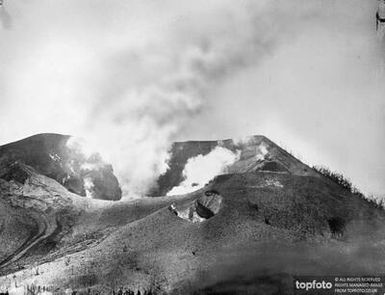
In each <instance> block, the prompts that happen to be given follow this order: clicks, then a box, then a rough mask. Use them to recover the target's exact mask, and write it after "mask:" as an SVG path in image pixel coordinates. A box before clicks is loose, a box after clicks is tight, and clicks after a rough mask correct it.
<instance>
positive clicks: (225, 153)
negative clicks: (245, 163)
mask: <svg viewBox="0 0 385 295" xmlns="http://www.w3.org/2000/svg"><path fill="white" fill-rule="evenodd" d="M239 157H240V151H238V152H236V153H234V152H232V151H230V150H228V149H226V148H223V147H219V146H218V147H216V148H215V149H213V150H212V151H211V152H210V153H208V154H207V155H205V156H203V155H198V156H196V157H194V158H190V159H188V161H187V163H186V166H185V167H184V169H183V177H184V179H185V180H184V181H183V182H182V183H180V184H179V186H176V187H174V188H172V189H171V190H170V191H169V192H168V193H167V195H168V196H172V195H183V194H187V193H191V192H193V191H196V190H198V189H200V188H202V187H204V186H205V185H206V184H207V183H208V182H209V181H210V180H212V179H213V178H214V177H215V176H217V175H220V174H224V173H226V169H227V167H229V166H230V165H232V164H233V163H234V162H235V161H237V160H238V159H239Z"/></svg>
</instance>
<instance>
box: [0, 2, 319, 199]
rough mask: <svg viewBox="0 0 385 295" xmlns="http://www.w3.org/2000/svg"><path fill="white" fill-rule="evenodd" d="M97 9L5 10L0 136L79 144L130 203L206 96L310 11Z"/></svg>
mask: <svg viewBox="0 0 385 295" xmlns="http://www.w3.org/2000/svg"><path fill="white" fill-rule="evenodd" d="M32 2H33V3H32ZM105 3H106V2H105V1H94V0H92V1H91V0H85V1H82V2H81V3H79V1H75V0H68V1H67V0H66V1H64V0H63V1H55V3H52V1H49V0H41V1H31V4H28V5H24V6H22V5H21V4H20V5H19V6H18V4H17V2H13V3H12V5H13V6H11V7H10V9H13V10H14V12H17V15H18V18H17V19H15V24H14V26H13V27H12V28H11V30H9V32H8V33H4V32H0V34H2V35H1V36H0V50H1V52H2V53H4V54H3V55H2V56H0V62H2V71H3V72H2V73H0V78H2V79H0V97H1V99H2V109H0V118H1V119H0V120H1V124H2V125H3V126H12V127H13V128H12V131H9V130H8V128H2V130H0V138H1V139H2V140H3V141H4V140H9V139H10V138H12V139H18V138H20V137H22V136H25V135H29V134H31V133H40V132H48V131H50V132H58V133H66V134H72V135H77V136H81V137H83V138H86V139H87V141H88V142H89V143H90V146H91V147H92V148H91V149H92V150H94V151H98V152H100V153H101V155H102V156H103V158H104V159H105V161H107V162H110V163H111V164H112V165H113V167H114V170H115V172H116V174H117V176H118V178H119V181H120V183H121V185H122V186H123V191H124V195H125V196H128V197H135V196H138V195H141V194H143V193H145V192H146V190H147V189H148V188H149V187H150V186H151V184H152V183H153V182H154V180H155V179H156V178H157V176H158V175H159V174H161V173H163V172H164V171H165V170H166V169H167V165H166V159H167V157H168V152H167V151H168V148H169V145H170V142H171V141H173V140H174V139H175V137H176V136H177V135H178V133H179V132H180V130H181V128H183V127H184V126H185V125H186V124H187V123H188V122H189V121H190V120H191V118H192V117H194V116H195V115H196V114H198V113H199V112H200V111H201V110H202V107H203V106H204V105H205V104H206V102H207V100H208V99H209V96H210V93H211V91H213V89H216V88H218V87H220V86H221V83H222V82H223V81H225V80H226V79H228V78H230V77H231V76H232V75H233V74H234V73H235V72H236V71H238V70H240V69H244V68H247V67H249V66H251V65H256V64H258V63H259V62H262V61H263V60H264V59H265V58H266V56H268V55H270V54H271V53H272V52H274V49H275V48H276V47H278V46H280V45H281V44H284V43H287V42H289V41H290V40H292V39H293V38H294V37H295V35H294V32H297V31H299V30H300V26H299V20H301V26H303V25H304V23H305V24H306V22H307V21H308V19H309V16H313V17H314V15H313V14H315V11H316V10H317V7H314V5H307V4H306V3H307V2H303V1H296V5H293V3H291V2H290V3H288V1H281V0H279V1H268V0H263V1H242V2H240V3H235V2H234V1H230V0H212V1H209V2H207V1H189V2H184V4H183V5H180V2H179V1H166V2H164V3H162V4H159V3H156V2H154V1H139V2H135V1H134V2H129V4H128V2H127V1H119V0H117V1H114V2H113V3H111V4H108V5H107V6H106V4H105ZM298 5H301V10H298V9H297V7H298ZM313 19H314V18H313ZM309 21H310V20H309ZM15 48H17V50H14V49H15ZM9 60H11V62H9ZM3 65H4V66H3ZM4 73H7V75H5V74H4ZM19 118H23V120H22V122H20V120H19ZM15 120H17V121H15ZM24 122H28V124H25V123H24Z"/></svg>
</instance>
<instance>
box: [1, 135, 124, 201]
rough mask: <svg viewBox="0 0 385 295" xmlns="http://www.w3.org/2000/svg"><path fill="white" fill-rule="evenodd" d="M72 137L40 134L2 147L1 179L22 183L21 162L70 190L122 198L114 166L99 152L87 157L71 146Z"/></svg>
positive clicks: (112, 198) (84, 194)
mask: <svg viewBox="0 0 385 295" xmlns="http://www.w3.org/2000/svg"><path fill="white" fill-rule="evenodd" d="M69 139H70V136H66V135H60V134H38V135H35V136H32V137H29V138H26V139H23V140H20V141H17V142H14V143H10V144H7V145H4V146H1V147H0V178H2V179H4V180H6V181H11V180H14V181H17V182H23V180H25V178H26V175H23V172H22V171H21V170H20V169H19V168H18V165H19V164H24V165H27V166H30V167H32V168H33V169H34V170H36V172H37V173H40V174H42V175H45V176H47V177H50V178H52V179H54V180H56V181H57V182H59V183H60V184H62V185H63V186H64V187H65V188H67V189H68V190H69V191H70V192H72V193H75V194H77V195H80V196H89V197H92V198H95V199H103V200H119V199H120V198H121V196H122V191H121V189H120V186H119V182H118V179H117V178H116V176H115V175H114V173H113V169H112V166H111V165H109V164H107V163H105V162H104V161H103V160H102V159H101V157H100V156H99V155H97V154H93V155H91V156H86V155H84V154H82V152H81V151H79V150H77V149H73V148H71V147H70V146H69V145H68V144H67V142H68V140H69Z"/></svg>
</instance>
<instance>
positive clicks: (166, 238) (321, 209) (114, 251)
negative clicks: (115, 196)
mask: <svg viewBox="0 0 385 295" xmlns="http://www.w3.org/2000/svg"><path fill="white" fill-rule="evenodd" d="M263 140H264V141H266V140H267V139H265V138H263ZM194 145H195V143H193V144H192V145H189V144H188V143H185V144H184V146H185V147H184V149H187V150H188V149H191V150H192V152H191V154H194V153H195V154H197V152H196V151H194V148H192V147H191V146H194ZM245 149H247V147H245ZM276 149H278V148H276V147H274V148H270V149H269V148H267V150H268V151H269V152H270V153H271V154H270V155H268V154H266V155H265V158H270V160H269V161H273V160H271V159H273V156H274V153H276V154H278V155H282V154H280V153H284V152H282V151H281V150H279V149H278V150H276ZM254 150H255V147H253V148H250V154H252V153H253V151H254ZM274 151H275V152H274ZM180 155H181V157H182V156H183V155H182V154H180ZM246 155H247V154H244V158H242V155H241V156H240V160H239V161H241V160H242V159H245V161H246V160H247V159H249V160H248V161H249V162H248V164H247V165H246V164H245V165H242V167H241V168H242V169H244V167H246V166H247V167H252V166H253V165H252V159H253V157H252V156H250V157H249V158H247V157H246ZM283 155H285V154H283ZM190 157H191V156H189V157H187V156H186V158H187V159H188V158H190ZM290 157H291V156H290ZM290 157H288V156H287V157H286V156H285V157H283V156H281V158H282V160H281V162H278V161H276V162H277V163H279V164H281V165H282V166H283V165H284V164H285V163H287V162H285V161H288V159H289V160H290V163H291V164H290V163H289V164H285V167H286V169H287V172H285V173H283V172H282V171H281V169H279V171H271V170H266V169H259V168H258V167H260V165H261V164H262V165H263V166H264V163H262V162H257V163H255V165H254V167H253V168H250V169H248V170H247V171H245V170H242V169H241V168H237V169H238V170H236V169H235V168H236V167H235V168H234V170H233V171H229V172H228V173H227V174H225V175H219V176H217V177H215V178H214V179H213V180H212V181H210V182H209V183H208V184H207V185H206V186H205V187H203V188H202V189H200V190H197V191H195V192H193V193H190V194H186V195H180V196H169V197H158V198H142V199H139V200H136V201H130V202H129V201H119V202H111V201H102V200H95V199H89V198H82V197H79V196H78V195H75V194H73V193H70V192H69V191H68V190H67V189H66V188H65V187H64V186H62V185H61V184H60V183H59V182H57V181H55V180H53V179H51V178H48V177H46V176H44V175H41V174H40V173H38V172H37V171H36V170H35V169H34V168H32V167H30V166H27V165H21V164H19V165H18V169H17V170H16V169H15V170H14V171H18V173H14V174H15V175H17V176H20V175H21V176H22V179H23V181H16V180H15V179H16V177H13V178H10V179H9V180H7V179H4V178H3V179H0V188H1V198H0V212H1V213H2V214H1V215H0V219H1V220H0V241H1V244H2V245H6V246H5V247H3V248H2V249H1V251H0V255H1V256H0V275H1V277H0V287H1V288H2V289H4V290H5V289H8V290H9V291H10V293H11V294H22V293H23V292H25V291H26V289H27V286H28V289H31V286H36V290H37V288H38V286H40V287H41V288H43V287H44V288H45V289H48V290H49V292H52V293H58V294H59V293H61V294H62V293H64V292H65V290H66V289H69V288H71V289H73V290H77V291H78V292H79V293H83V292H84V293H88V289H90V291H91V292H101V293H103V294H107V293H108V294H111V292H112V291H113V290H115V291H117V290H118V289H119V288H120V287H123V289H124V288H129V289H131V290H135V291H138V290H140V291H141V294H143V293H144V292H145V291H149V290H152V291H153V292H156V293H157V294H293V289H292V278H293V276H294V275H300V274H305V275H316V274H318V275H320V274H326V275H333V274H335V275H343V274H357V275H365V274H368V275H372V274H378V273H381V272H382V269H383V262H384V261H385V260H384V259H385V251H384V250H385V232H384V230H383V229H384V226H385V214H384V211H383V209H380V208H378V206H375V205H374V204H373V203H371V202H368V201H366V200H364V199H362V198H361V197H358V196H356V195H353V194H351V193H350V192H349V191H347V190H346V189H344V188H342V187H340V186H338V185H337V184H335V183H333V182H331V181H330V180H328V179H325V178H323V177H322V176H321V175H319V174H317V173H316V172H314V171H310V170H308V169H310V168H309V167H307V166H305V165H304V164H302V163H300V162H299V161H298V160H296V159H294V158H290ZM254 159H255V158H254ZM258 159H261V158H260V157H259V158H258ZM186 161H187V160H186ZM296 162H298V163H299V164H298V165H297V166H296V167H295V163H296ZM171 167H172V166H171ZM273 167H276V166H274V165H273ZM12 169H13V168H12ZM304 169H307V171H304ZM181 171H183V169H182V170H181ZM17 179H19V178H17ZM35 293H36V292H35Z"/></svg>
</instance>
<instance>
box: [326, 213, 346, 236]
mask: <svg viewBox="0 0 385 295" xmlns="http://www.w3.org/2000/svg"><path fill="white" fill-rule="evenodd" d="M328 224H329V228H330V232H331V233H332V235H333V236H337V237H340V236H342V235H343V233H344V230H345V220H343V219H342V218H341V217H333V218H331V219H328Z"/></svg>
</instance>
